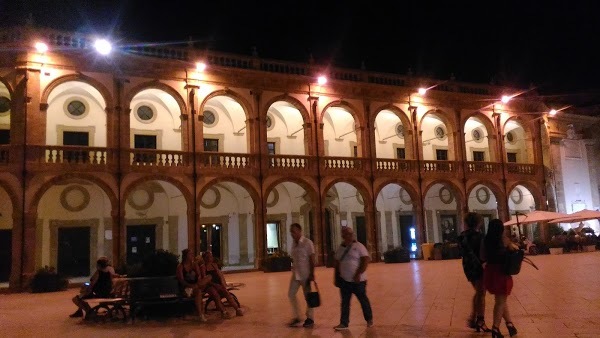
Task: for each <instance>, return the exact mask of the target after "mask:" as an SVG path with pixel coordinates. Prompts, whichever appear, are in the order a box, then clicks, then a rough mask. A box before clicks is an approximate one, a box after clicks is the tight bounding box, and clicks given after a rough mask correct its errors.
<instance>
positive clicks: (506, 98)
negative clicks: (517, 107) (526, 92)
mask: <svg viewBox="0 0 600 338" xmlns="http://www.w3.org/2000/svg"><path fill="white" fill-rule="evenodd" d="M510 99H512V97H510V96H508V95H502V98H501V99H500V101H502V103H508V101H510Z"/></svg>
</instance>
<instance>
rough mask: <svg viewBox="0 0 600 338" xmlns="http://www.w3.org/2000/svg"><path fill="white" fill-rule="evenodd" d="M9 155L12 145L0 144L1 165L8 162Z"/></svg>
mask: <svg viewBox="0 0 600 338" xmlns="http://www.w3.org/2000/svg"><path fill="white" fill-rule="evenodd" d="M9 156H10V146H9V145H0V165H3V164H8V159H9Z"/></svg>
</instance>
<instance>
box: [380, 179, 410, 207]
mask: <svg viewBox="0 0 600 338" xmlns="http://www.w3.org/2000/svg"><path fill="white" fill-rule="evenodd" d="M389 184H397V185H399V186H400V187H402V188H403V189H404V190H405V191H406V193H407V194H408V195H409V196H410V199H411V200H412V201H413V202H414V203H413V204H415V203H416V204H420V202H419V201H420V200H421V198H420V197H419V193H418V192H417V191H416V190H415V188H414V187H413V186H412V185H411V184H410V182H409V181H406V180H402V179H395V178H390V179H387V180H385V181H382V182H380V183H379V184H378V185H377V186H376V187H375V188H374V190H373V196H375V197H377V196H379V194H380V193H381V191H382V190H383V188H385V187H386V186H387V185H389Z"/></svg>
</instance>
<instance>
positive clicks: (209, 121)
mask: <svg viewBox="0 0 600 338" xmlns="http://www.w3.org/2000/svg"><path fill="white" fill-rule="evenodd" d="M203 115H204V120H203V121H204V124H205V125H207V126H212V125H213V124H215V122H216V120H217V117H216V116H215V113H213V112H211V111H210V110H205V111H204V114H203Z"/></svg>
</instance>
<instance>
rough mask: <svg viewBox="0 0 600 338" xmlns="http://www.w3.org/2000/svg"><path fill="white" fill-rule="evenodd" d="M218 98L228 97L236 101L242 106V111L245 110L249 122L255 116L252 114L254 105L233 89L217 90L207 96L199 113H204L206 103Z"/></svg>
mask: <svg viewBox="0 0 600 338" xmlns="http://www.w3.org/2000/svg"><path fill="white" fill-rule="evenodd" d="M217 96H227V97H230V98H232V99H234V100H235V101H236V102H237V103H238V104H239V105H240V106H242V109H243V110H244V113H245V114H246V120H249V119H250V118H251V117H252V116H254V115H253V114H252V113H253V110H252V105H251V104H250V102H248V101H247V100H246V99H245V98H243V97H242V96H241V95H240V94H238V93H236V92H235V91H233V90H231V89H221V90H216V91H214V92H212V93H210V94H208V95H206V97H205V98H204V100H203V101H202V103H201V104H200V107H199V109H198V111H200V112H203V111H204V106H205V105H206V102H208V101H209V100H210V99H212V98H214V97H217Z"/></svg>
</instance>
